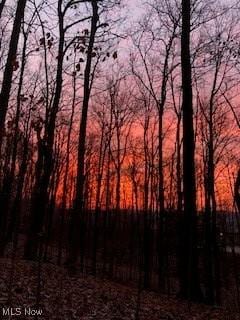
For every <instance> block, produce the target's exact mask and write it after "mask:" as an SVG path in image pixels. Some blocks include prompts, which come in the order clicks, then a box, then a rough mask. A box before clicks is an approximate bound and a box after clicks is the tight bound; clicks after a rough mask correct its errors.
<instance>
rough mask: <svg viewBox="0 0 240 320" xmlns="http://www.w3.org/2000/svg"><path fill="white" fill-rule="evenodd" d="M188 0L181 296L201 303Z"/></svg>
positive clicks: (186, 1)
mask: <svg viewBox="0 0 240 320" xmlns="http://www.w3.org/2000/svg"><path fill="white" fill-rule="evenodd" d="M190 33H191V1H190V0H182V36H181V63H182V90H183V101H182V110H183V197H184V214H183V219H182V220H183V221H182V222H183V224H182V226H181V229H180V230H181V256H180V265H179V267H180V269H179V271H180V295H181V296H182V297H185V298H188V299H190V300H194V301H200V300H202V292H201V289H200V282H199V274H198V251H197V250H198V249H197V209H196V185H195V183H196V182H195V159H194V152H195V142H194V128H193V102H192V100H193V95H192V70H191V57H190Z"/></svg>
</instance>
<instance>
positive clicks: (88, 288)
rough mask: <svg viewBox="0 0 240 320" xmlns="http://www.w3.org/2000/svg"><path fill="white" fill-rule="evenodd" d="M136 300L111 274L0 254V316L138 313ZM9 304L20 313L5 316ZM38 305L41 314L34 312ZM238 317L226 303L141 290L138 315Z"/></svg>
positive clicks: (69, 318) (146, 319) (122, 319)
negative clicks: (71, 274) (96, 275)
mask: <svg viewBox="0 0 240 320" xmlns="http://www.w3.org/2000/svg"><path fill="white" fill-rule="evenodd" d="M13 266H14V267H13ZM39 279H41V281H39ZM137 301H138V293H137V290H136V289H134V288H131V287H127V286H124V285H121V284H116V283H114V282H111V281H109V280H104V279H96V278H94V277H93V276H86V275H84V276H83V275H78V276H76V277H69V276H68V274H67V272H66V270H65V269H64V268H60V267H57V266H55V265H53V264H47V263H44V264H38V263H36V262H29V261H28V262H27V261H24V260H19V259H17V260H16V261H14V263H12V261H11V260H10V259H0V319H19V320H20V319H21V320H24V319H26V320H27V319H29V320H30V319H42V320H54V319H58V320H74V319H81V320H90V319H97V320H129V319H137V318H136V310H137ZM9 306H10V307H12V308H17V307H18V308H20V309H18V312H19V310H20V312H21V315H19V316H12V317H11V316H4V315H3V308H5V311H6V307H9ZM25 308H26V310H27V311H26V310H25ZM29 308H32V309H29ZM36 310H40V311H41V312H42V314H41V316H30V315H29V311H31V312H34V311H36ZM16 311H17V310H16V309H12V312H13V313H14V312H16ZM25 313H26V314H25ZM239 319H240V316H239V314H237V313H232V312H230V311H226V310H224V309H222V308H217V307H216V308H214V307H209V306H206V305H198V304H189V303H187V302H184V301H181V300H177V299H175V298H173V297H168V296H165V295H160V294H157V293H154V292H147V291H142V292H141V295H140V309H139V316H138V320H239Z"/></svg>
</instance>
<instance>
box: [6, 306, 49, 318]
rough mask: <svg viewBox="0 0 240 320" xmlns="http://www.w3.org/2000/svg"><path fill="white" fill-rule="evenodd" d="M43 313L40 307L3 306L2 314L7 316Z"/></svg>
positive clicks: (38, 314)
mask: <svg viewBox="0 0 240 320" xmlns="http://www.w3.org/2000/svg"><path fill="white" fill-rule="evenodd" d="M42 314H43V311H42V309H33V308H24V309H22V308H3V309H2V315H3V316H5V317H9V316H21V315H25V316H41V315H42Z"/></svg>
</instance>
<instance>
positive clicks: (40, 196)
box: [25, 0, 64, 259]
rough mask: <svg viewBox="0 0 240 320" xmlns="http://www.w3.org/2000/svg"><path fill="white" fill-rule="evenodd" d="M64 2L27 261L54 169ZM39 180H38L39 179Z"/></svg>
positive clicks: (32, 252) (31, 255)
mask: <svg viewBox="0 0 240 320" xmlns="http://www.w3.org/2000/svg"><path fill="white" fill-rule="evenodd" d="M61 7H62V0H59V1H58V19H59V46H58V64H57V75H56V89H55V94H54V99H53V103H52V107H51V110H50V115H49V121H48V123H47V124H46V128H45V134H44V150H43V158H44V162H43V170H42V174H41V175H40V177H39V181H36V185H37V187H36V188H35V193H34V194H33V199H32V208H31V218H30V219H31V221H30V227H29V232H28V238H27V241H26V246H25V257H26V258H27V259H35V258H36V256H37V253H38V247H39V241H38V239H39V233H40V232H41V231H42V227H43V223H44V217H45V211H46V208H47V204H48V200H49V197H48V186H49V181H50V177H51V172H52V169H53V144H54V133H55V125H56V117H57V112H58V107H59V102H60V98H61V92H62V70H63V58H64V24H63V22H64V15H63V12H62V8H61ZM37 180H38V179H37Z"/></svg>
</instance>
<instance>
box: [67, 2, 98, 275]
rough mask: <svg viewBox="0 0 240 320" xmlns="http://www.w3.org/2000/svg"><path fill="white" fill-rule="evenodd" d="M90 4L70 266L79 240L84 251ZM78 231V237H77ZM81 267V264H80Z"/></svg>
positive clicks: (95, 19)
mask: <svg viewBox="0 0 240 320" xmlns="http://www.w3.org/2000/svg"><path fill="white" fill-rule="evenodd" d="M91 5H92V20H91V31H90V39H89V45H88V50H87V61H86V67H85V72H84V93H83V104H82V116H81V123H80V131H79V142H78V165H77V185H76V195H75V201H74V210H73V213H72V218H71V220H72V222H71V226H72V227H71V229H72V230H71V234H70V246H69V259H68V262H69V264H70V266H71V267H72V268H73V271H74V267H75V263H76V262H77V258H78V253H79V241H80V249H81V255H82V256H83V251H84V243H83V241H84V225H83V211H84V210H83V209H84V208H83V205H84V180H85V170H84V165H85V151H86V150H85V149H86V129H87V116H88V106H89V99H90V91H91V86H90V84H91V79H90V78H91V70H92V53H93V48H94V43H95V35H96V31H97V23H98V20H99V16H98V4H97V1H96V0H93V1H91ZM79 232H80V239H79ZM82 268H83V266H82Z"/></svg>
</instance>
